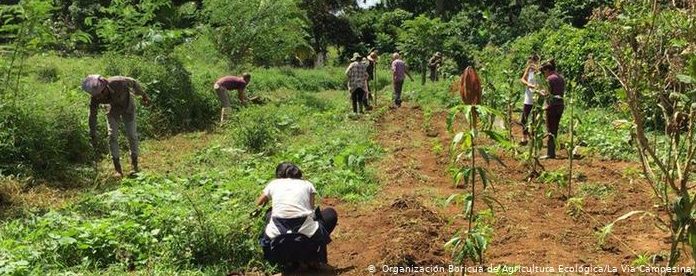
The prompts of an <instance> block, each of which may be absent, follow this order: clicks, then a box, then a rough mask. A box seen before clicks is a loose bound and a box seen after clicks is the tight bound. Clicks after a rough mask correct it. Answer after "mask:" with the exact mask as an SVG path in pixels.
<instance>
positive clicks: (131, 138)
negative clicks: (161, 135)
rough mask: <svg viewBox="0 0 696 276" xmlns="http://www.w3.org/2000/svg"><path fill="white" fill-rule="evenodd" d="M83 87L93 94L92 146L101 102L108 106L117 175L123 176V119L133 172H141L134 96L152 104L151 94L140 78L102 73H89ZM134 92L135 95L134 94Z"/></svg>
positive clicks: (91, 102)
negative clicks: (120, 129)
mask: <svg viewBox="0 0 696 276" xmlns="http://www.w3.org/2000/svg"><path fill="white" fill-rule="evenodd" d="M82 89H83V90H84V91H85V92H87V93H89V94H90V96H91V97H90V103H89V119H88V121H89V122H88V124H89V135H90V138H91V141H92V146H93V147H95V148H96V145H97V113H98V112H99V105H102V104H103V105H106V106H107V112H106V127H107V132H108V135H109V151H110V152H111V158H112V161H113V163H114V170H115V171H116V172H115V174H114V176H115V177H117V178H121V177H123V169H122V168H121V159H120V158H121V156H120V149H119V146H118V129H119V125H120V123H121V121H123V123H124V125H125V127H126V137H127V138H128V145H129V147H130V158H131V167H132V168H131V173H130V175H134V174H136V173H137V172H138V171H139V167H138V153H139V151H138V131H137V128H136V123H135V122H136V120H135V114H136V112H135V100H134V99H133V96H134V95H135V96H141V97H142V100H143V105H145V106H147V105H149V104H150V97H148V96H147V94H145V92H144V91H143V89H142V87H141V86H140V84H139V83H138V81H136V80H134V79H132V78H129V77H121V76H115V77H111V78H108V79H107V78H104V77H102V76H100V75H89V76H87V78H85V79H84V80H83V81H82ZM131 93H132V95H131Z"/></svg>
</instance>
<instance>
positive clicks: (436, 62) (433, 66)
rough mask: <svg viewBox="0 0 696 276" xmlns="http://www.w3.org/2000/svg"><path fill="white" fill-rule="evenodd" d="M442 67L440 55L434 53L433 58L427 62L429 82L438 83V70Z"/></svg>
mask: <svg viewBox="0 0 696 276" xmlns="http://www.w3.org/2000/svg"><path fill="white" fill-rule="evenodd" d="M440 66H442V53H440V52H436V53H435V55H433V57H431V58H430V60H429V61H428V69H430V80H431V81H438V80H440V76H439V75H438V70H439V69H440Z"/></svg>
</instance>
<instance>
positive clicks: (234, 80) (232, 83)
mask: <svg viewBox="0 0 696 276" xmlns="http://www.w3.org/2000/svg"><path fill="white" fill-rule="evenodd" d="M215 83H216V84H217V85H219V86H222V87H224V88H225V89H227V90H233V89H242V88H245V87H246V85H247V82H246V81H245V80H244V78H242V77H237V76H225V77H222V78H220V79H218V80H217V81H216V82H215Z"/></svg>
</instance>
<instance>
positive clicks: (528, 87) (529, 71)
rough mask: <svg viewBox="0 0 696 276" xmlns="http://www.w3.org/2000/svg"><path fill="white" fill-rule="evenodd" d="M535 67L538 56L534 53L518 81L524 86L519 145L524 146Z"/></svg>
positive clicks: (530, 107)
mask: <svg viewBox="0 0 696 276" xmlns="http://www.w3.org/2000/svg"><path fill="white" fill-rule="evenodd" d="M537 67H539V56H538V55H537V54H536V53H534V54H532V55H531V56H529V59H527V66H526V67H525V68H524V74H522V79H520V81H521V82H522V84H524V85H525V89H524V108H523V109H522V120H521V123H522V141H520V144H522V145H526V144H527V143H528V141H529V129H528V128H527V120H528V119H529V114H530V113H531V112H532V107H533V106H534V92H533V91H532V89H536V87H537V81H536V78H535V75H536V73H537Z"/></svg>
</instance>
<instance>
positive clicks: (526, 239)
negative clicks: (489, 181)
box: [323, 106, 688, 275]
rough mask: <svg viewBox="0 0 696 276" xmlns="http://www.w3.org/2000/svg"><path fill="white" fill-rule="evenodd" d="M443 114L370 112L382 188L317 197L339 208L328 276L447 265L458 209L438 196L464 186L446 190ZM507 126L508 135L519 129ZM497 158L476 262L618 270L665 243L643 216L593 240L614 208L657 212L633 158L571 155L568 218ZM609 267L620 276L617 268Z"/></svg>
mask: <svg viewBox="0 0 696 276" xmlns="http://www.w3.org/2000/svg"><path fill="white" fill-rule="evenodd" d="M445 117H446V114H444V113H438V114H436V115H434V116H433V118H432V128H433V129H434V131H433V130H430V131H426V129H425V128H424V126H425V125H426V124H425V122H424V117H423V112H422V111H421V110H420V109H419V108H418V107H417V106H416V107H413V106H405V107H402V108H400V109H397V110H392V111H389V112H387V113H386V114H385V115H384V116H382V117H381V118H380V119H379V121H378V123H377V125H376V127H377V128H379V131H377V134H376V137H375V138H374V139H376V141H379V143H380V144H381V146H382V147H383V148H384V149H385V151H386V153H385V157H384V158H383V159H382V160H381V161H380V162H379V163H378V164H373V165H374V166H376V167H377V168H378V172H379V174H380V181H381V185H382V190H381V191H380V192H379V193H378V195H377V196H376V197H375V200H373V201H372V202H371V203H365V204H357V205H355V204H347V203H342V202H340V201H337V200H334V199H326V200H325V201H324V202H323V205H324V206H335V207H336V208H337V210H338V212H339V226H338V227H337V228H336V230H335V232H334V235H333V239H334V241H333V243H332V244H331V245H329V262H330V264H331V266H332V267H333V268H334V270H333V271H332V272H331V273H330V274H345V275H364V274H369V271H368V267H369V266H370V265H374V266H375V269H376V271H377V273H378V274H379V273H381V274H389V272H384V271H383V267H384V266H391V267H393V266H407V267H408V266H430V265H440V266H445V267H447V266H448V265H450V264H452V261H451V257H450V254H451V253H450V252H447V251H445V250H444V247H443V245H444V244H445V242H446V241H447V240H449V238H451V237H452V235H453V233H455V231H457V229H462V228H463V227H465V219H464V218H463V217H459V216H458V214H460V213H461V209H462V207H461V206H450V205H447V204H446V203H445V202H446V199H447V198H448V197H449V196H450V195H452V194H453V193H462V192H465V190H464V189H458V188H455V187H454V185H453V182H452V179H451V177H450V174H449V172H448V166H449V161H448V160H449V159H448V157H447V150H448V147H449V142H450V137H451V135H450V134H449V133H448V132H447V130H446V126H445ZM517 128H518V127H515V129H514V131H515V135H518V134H519V132H520V130H519V129H517ZM426 132H427V133H426ZM433 132H434V133H433ZM435 135H436V136H435ZM432 136H435V137H432ZM438 148H439V149H438ZM566 156H567V155H566V154H565V151H564V150H563V151H561V153H560V155H559V158H560V159H558V160H543V161H542V164H543V165H544V166H545V167H546V170H547V171H555V170H558V169H561V168H565V167H566V166H567V163H568V160H567V159H565V157H566ZM501 158H502V161H503V163H504V164H505V165H506V167H503V166H500V165H493V164H491V165H490V167H488V169H489V170H490V172H491V173H492V175H493V177H495V180H494V181H493V188H489V191H488V192H489V193H490V194H491V195H492V196H494V197H495V198H496V199H497V200H498V201H500V203H501V205H502V207H501V206H494V212H495V219H496V222H495V224H494V226H493V227H494V229H495V234H494V237H493V241H492V244H490V247H489V250H488V251H487V252H486V257H485V258H486V259H485V264H484V265H485V266H497V265H509V266H515V265H521V266H528V267H529V266H533V265H535V266H552V267H555V268H558V266H559V265H562V266H566V267H575V266H579V267H582V266H605V265H609V266H613V267H620V266H621V265H630V264H631V263H632V262H633V261H634V260H635V259H636V257H637V255H639V254H646V255H648V256H650V255H654V254H664V253H666V252H667V251H668V250H669V245H668V243H667V241H666V237H667V234H666V233H665V232H662V231H661V230H659V229H658V228H656V227H655V224H654V220H653V219H651V218H649V217H646V218H643V219H641V218H639V217H637V216H636V217H632V218H629V219H627V220H624V221H621V222H618V223H617V224H616V225H615V227H614V230H613V232H612V234H610V235H609V236H607V238H606V239H605V241H604V242H603V243H600V242H599V239H598V236H597V232H598V230H599V229H601V228H602V227H603V226H605V225H606V224H608V223H610V222H612V221H613V220H615V219H616V218H618V217H620V216H622V215H623V214H625V213H628V212H630V211H633V210H644V211H651V212H657V210H656V207H654V200H653V195H652V191H651V190H650V188H649V186H648V185H647V184H646V183H643V182H641V181H640V180H639V179H638V178H637V177H635V175H636V172H637V171H639V168H638V167H637V164H634V163H629V162H617V161H601V160H599V159H594V158H589V157H588V158H586V159H583V160H578V161H577V162H576V165H575V169H574V171H575V172H574V175H576V176H577V175H579V176H580V177H578V179H577V180H576V181H574V185H573V193H574V195H575V197H581V198H582V205H581V206H582V207H581V210H579V211H577V210H576V212H575V215H572V214H571V213H569V210H571V208H569V207H567V205H566V200H565V198H564V196H563V194H564V193H565V189H563V188H559V187H556V184H547V183H539V182H531V183H528V182H526V181H525V179H524V178H525V176H526V169H525V167H524V166H523V165H522V164H521V162H520V161H518V160H516V159H515V158H514V156H513V155H512V154H511V153H502V156H501ZM478 185H480V184H478ZM478 189H479V190H480V189H481V188H478ZM476 206H477V208H476V209H477V210H481V209H482V208H487V207H486V205H485V204H484V203H483V202H482V201H481V202H479V201H477V202H476ZM684 256H685V257H684V258H685V259H686V258H688V257H687V255H684ZM656 261H657V262H658V263H660V262H662V263H663V262H664V261H663V260H660V258H657V260H656ZM466 265H472V264H471V263H468V264H466ZM570 274H575V273H570ZM615 274H621V275H623V274H625V273H622V272H621V270H620V269H619V272H618V273H615Z"/></svg>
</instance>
